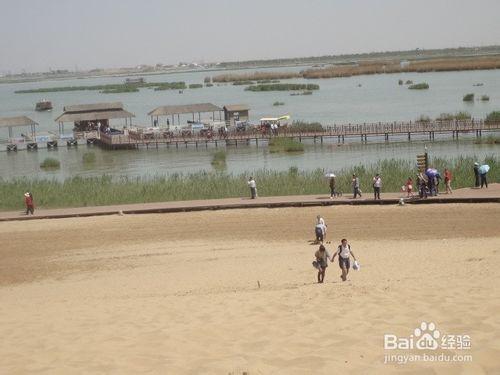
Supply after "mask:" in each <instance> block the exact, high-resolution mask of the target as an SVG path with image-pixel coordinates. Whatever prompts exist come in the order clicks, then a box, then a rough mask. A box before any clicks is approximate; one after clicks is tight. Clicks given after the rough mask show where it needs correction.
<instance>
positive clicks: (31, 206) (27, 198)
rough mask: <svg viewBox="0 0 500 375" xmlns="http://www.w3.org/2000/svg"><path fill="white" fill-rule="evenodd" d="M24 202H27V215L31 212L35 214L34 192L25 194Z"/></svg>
mask: <svg viewBox="0 0 500 375" xmlns="http://www.w3.org/2000/svg"><path fill="white" fill-rule="evenodd" d="M24 203H25V204H26V215H29V214H30V213H31V214H32V215H33V214H34V213H35V203H34V202H33V194H31V193H25V194H24Z"/></svg>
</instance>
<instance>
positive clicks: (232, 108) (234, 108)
mask: <svg viewBox="0 0 500 375" xmlns="http://www.w3.org/2000/svg"><path fill="white" fill-rule="evenodd" d="M224 110H225V111H227V112H243V111H249V110H250V107H249V106H248V105H246V104H232V105H225V106H224Z"/></svg>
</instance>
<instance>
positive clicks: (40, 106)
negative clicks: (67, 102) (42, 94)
mask: <svg viewBox="0 0 500 375" xmlns="http://www.w3.org/2000/svg"><path fill="white" fill-rule="evenodd" d="M35 110H37V111H51V110H52V102H51V101H50V100H45V99H44V100H40V101H39V102H38V103H36V106H35Z"/></svg>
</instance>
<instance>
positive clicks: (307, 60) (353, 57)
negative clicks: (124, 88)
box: [0, 46, 500, 84]
mask: <svg viewBox="0 0 500 375" xmlns="http://www.w3.org/2000/svg"><path fill="white" fill-rule="evenodd" d="M488 56H489V57H492V56H499V57H500V46H484V47H467V48H462V47H461V48H445V49H430V50H419V49H416V50H408V51H391V52H371V53H359V54H349V55H328V56H316V57H298V58H283V59H267V60H266V59H261V60H247V61H233V62H222V63H218V64H206V65H205V68H203V69H200V68H186V67H169V68H160V69H159V70H155V69H156V67H153V66H146V67H145V68H144V69H142V70H141V69H140V68H116V69H99V71H98V72H94V71H84V72H81V73H79V72H69V71H65V72H64V73H61V74H58V73H51V72H50V73H49V72H40V73H33V74H25V75H22V74H17V75H12V76H4V77H0V84H12V83H29V82H43V81H51V80H54V81H55V80H68V79H89V78H101V77H103V78H104V77H126V76H153V75H160V74H175V73H199V72H207V73H208V72H217V71H229V70H249V69H271V68H280V67H282V68H286V67H302V66H303V67H306V66H312V67H313V68H314V67H321V66H322V65H323V66H324V65H331V64H340V65H342V64H349V63H352V62H363V61H365V62H366V61H377V62H380V61H384V60H392V61H395V60H401V61H403V60H433V59H447V58H485V57H488Z"/></svg>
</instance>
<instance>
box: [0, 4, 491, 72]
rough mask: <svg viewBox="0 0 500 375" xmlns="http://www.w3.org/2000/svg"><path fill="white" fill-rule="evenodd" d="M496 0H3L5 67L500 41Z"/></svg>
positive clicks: (0, 36)
mask: <svg viewBox="0 0 500 375" xmlns="http://www.w3.org/2000/svg"><path fill="white" fill-rule="evenodd" d="M499 14H500V1H499V0H473V1H472V0H411V1H409V0H307V1H306V0H246V1H243V0H232V1H231V0H206V1H202V0H163V1H162V0H142V1H140V0H0V73H8V72H11V73H19V72H22V71H27V72H35V71H48V70H49V69H70V70H75V69H78V70H87V69H94V68H112V67H130V66H136V65H140V64H149V65H154V64H157V63H163V64H176V63H178V62H180V61H187V62H220V61H237V60H252V59H269V58H280V57H306V56H319V55H337V54H346V53H362V52H375V51H396V50H412V49H416V48H420V49H432V48H446V47H459V46H486V45H493V44H499V43H500V21H499V20H498V15H499Z"/></svg>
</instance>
